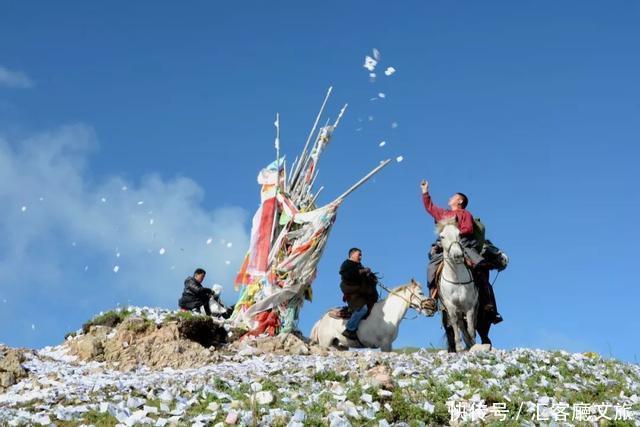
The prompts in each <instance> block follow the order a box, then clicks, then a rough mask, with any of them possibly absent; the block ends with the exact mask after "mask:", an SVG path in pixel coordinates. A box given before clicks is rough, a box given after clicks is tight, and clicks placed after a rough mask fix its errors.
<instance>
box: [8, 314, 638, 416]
mask: <svg viewBox="0 0 640 427" xmlns="http://www.w3.org/2000/svg"><path fill="white" fill-rule="evenodd" d="M210 322H212V323H210ZM236 337H237V333H235V331H229V330H227V329H225V328H224V326H223V325H222V324H220V323H218V322H216V321H212V320H211V319H205V318H203V317H200V316H191V315H184V314H179V313H174V312H170V311H165V310H151V309H139V308H133V309H130V310H129V311H120V312H110V313H103V314H101V315H100V316H98V317H97V318H96V319H93V320H92V321H91V322H88V323H87V324H86V325H84V327H83V329H82V330H79V331H78V332H77V333H75V334H72V335H71V336H69V337H68V338H67V339H66V340H65V342H64V343H63V344H61V345H59V346H56V347H47V348H44V349H41V350H37V351H36V350H17V349H10V348H7V347H0V424H3V425H4V424H9V425H34V424H35V425H37V424H40V425H51V424H55V425H59V426H75V425H96V426H115V425H118V424H120V425H137V424H147V425H158V426H163V425H217V424H220V425H233V424H235V425H265V426H272V425H282V426H303V425H310V426H315V425H317V426H321V425H332V426H347V425H369V426H385V425H407V424H409V425H447V424H459V423H463V422H467V423H470V424H485V425H492V424H493V425H523V424H524V425H527V424H528V425H532V424H539V423H553V422H554V420H555V422H556V423H561V424H566V425H591V424H593V423H594V422H598V423H601V424H605V425H607V424H611V425H640V412H639V410H640V398H639V397H638V396H639V395H640V366H638V365H632V364H624V363H621V362H618V361H615V360H606V359H603V358H601V357H600V356H598V355H596V354H593V353H587V354H569V353H566V352H561V351H558V352H549V351H542V350H529V349H517V350H511V351H500V350H492V351H478V352H469V353H465V354H461V355H451V354H448V353H446V352H444V351H437V352H436V351H426V350H419V351H415V352H405V353H388V354H385V353H380V352H375V351H357V352H332V351H331V352H329V351H325V350H322V349H319V348H317V347H314V346H312V345H309V343H307V342H305V340H304V339H301V338H299V337H296V336H293V335H288V336H284V337H276V338H257V339H245V340H242V341H234V340H235V338H236ZM226 341H233V342H232V343H230V344H225V342H226Z"/></svg>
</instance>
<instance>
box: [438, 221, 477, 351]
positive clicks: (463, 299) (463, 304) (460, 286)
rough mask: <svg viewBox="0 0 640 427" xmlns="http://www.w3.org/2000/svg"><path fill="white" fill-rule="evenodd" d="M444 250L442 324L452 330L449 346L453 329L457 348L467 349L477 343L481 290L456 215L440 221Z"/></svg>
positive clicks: (458, 349) (441, 284)
mask: <svg viewBox="0 0 640 427" xmlns="http://www.w3.org/2000/svg"><path fill="white" fill-rule="evenodd" d="M437 229H438V233H439V234H440V241H441V242H442V250H443V254H442V255H443V264H444V265H443V268H442V274H441V275H440V280H439V282H438V288H439V293H440V301H441V302H442V304H443V305H444V309H443V312H442V324H443V325H444V327H445V330H448V333H447V336H448V339H449V350H450V351H452V350H453V349H452V348H451V347H452V345H451V344H453V343H451V340H450V338H451V335H450V333H451V330H450V329H449V328H451V329H453V338H454V342H455V351H462V350H464V344H463V342H462V339H464V341H465V344H466V345H467V349H469V348H471V347H472V346H473V344H475V341H476V339H475V336H476V310H477V306H478V290H477V288H476V286H475V284H474V283H473V275H472V273H471V270H470V269H469V268H468V267H467V265H466V264H465V262H464V249H463V248H462V245H461V244H460V230H459V229H458V226H457V219H456V217H455V216H453V217H451V218H447V219H444V220H442V221H440V222H439V223H438V225H437Z"/></svg>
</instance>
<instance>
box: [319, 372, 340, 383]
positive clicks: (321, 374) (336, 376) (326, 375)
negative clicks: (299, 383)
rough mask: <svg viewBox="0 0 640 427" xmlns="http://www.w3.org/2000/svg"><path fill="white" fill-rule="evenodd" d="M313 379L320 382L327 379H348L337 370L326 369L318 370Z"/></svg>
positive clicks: (338, 380) (337, 380)
mask: <svg viewBox="0 0 640 427" xmlns="http://www.w3.org/2000/svg"><path fill="white" fill-rule="evenodd" d="M313 380H314V381H316V382H319V383H322V382H325V381H336V382H339V383H343V382H345V381H346V380H347V379H346V378H345V377H344V376H343V375H340V374H339V373H337V372H336V371H332V370H326V371H320V372H316V373H315V374H313Z"/></svg>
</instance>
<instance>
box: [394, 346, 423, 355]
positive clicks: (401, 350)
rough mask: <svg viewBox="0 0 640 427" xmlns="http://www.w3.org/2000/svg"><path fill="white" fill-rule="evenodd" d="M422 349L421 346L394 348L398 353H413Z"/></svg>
mask: <svg viewBox="0 0 640 427" xmlns="http://www.w3.org/2000/svg"><path fill="white" fill-rule="evenodd" d="M420 350H422V349H421V348H419V347H401V348H397V349H395V350H393V352H394V353H398V354H413V353H417V352H419V351H420Z"/></svg>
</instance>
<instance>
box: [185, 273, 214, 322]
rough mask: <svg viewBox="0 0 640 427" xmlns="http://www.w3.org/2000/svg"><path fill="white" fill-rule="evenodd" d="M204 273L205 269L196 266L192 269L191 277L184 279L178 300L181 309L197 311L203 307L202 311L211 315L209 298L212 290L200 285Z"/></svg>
mask: <svg viewBox="0 0 640 427" xmlns="http://www.w3.org/2000/svg"><path fill="white" fill-rule="evenodd" d="M206 274H207V272H206V271H204V270H203V269H202V268H198V269H196V271H194V273H193V277H191V276H189V277H187V278H186V279H185V281H184V290H183V291H182V297H180V299H179V300H178V305H179V306H180V308H182V309H183V310H198V311H199V310H200V307H204V312H205V313H206V314H207V315H208V316H210V315H211V309H210V308H209V300H210V299H211V294H212V291H211V289H209V288H205V287H203V286H202V281H203V280H204V276H205V275H206Z"/></svg>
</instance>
